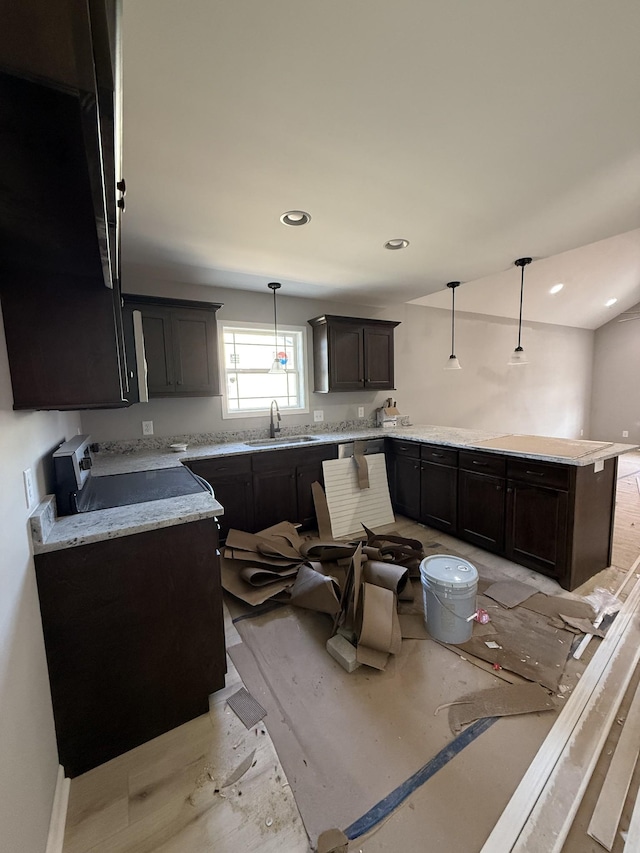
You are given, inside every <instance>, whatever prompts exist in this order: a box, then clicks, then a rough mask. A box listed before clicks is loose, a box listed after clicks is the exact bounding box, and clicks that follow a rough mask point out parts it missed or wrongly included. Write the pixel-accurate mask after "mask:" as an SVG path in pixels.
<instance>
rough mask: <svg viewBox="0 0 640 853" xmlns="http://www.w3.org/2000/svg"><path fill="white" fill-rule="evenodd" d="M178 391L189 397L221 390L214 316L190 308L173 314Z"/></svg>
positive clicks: (215, 392)
mask: <svg viewBox="0 0 640 853" xmlns="http://www.w3.org/2000/svg"><path fill="white" fill-rule="evenodd" d="M171 332H172V338H173V361H174V375H175V389H174V390H175V392H176V393H177V394H183V395H189V396H202V397H207V396H213V395H215V394H219V393H220V388H219V379H218V358H217V346H218V345H217V330H216V320H215V316H214V315H213V314H212V313H211V312H209V311H197V310H195V309H188V310H184V311H173V312H172V315H171Z"/></svg>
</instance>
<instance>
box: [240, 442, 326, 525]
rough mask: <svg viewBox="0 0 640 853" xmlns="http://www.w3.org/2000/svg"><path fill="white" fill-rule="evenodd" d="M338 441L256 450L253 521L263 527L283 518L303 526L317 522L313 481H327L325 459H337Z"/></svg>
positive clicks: (253, 467)
mask: <svg viewBox="0 0 640 853" xmlns="http://www.w3.org/2000/svg"><path fill="white" fill-rule="evenodd" d="M337 455H338V448H337V445H335V444H329V445H321V446H319V447H318V446H316V447H305V448H304V449H303V448H294V449H283V450H272V451H268V452H264V451H263V452H261V453H254V454H253V457H252V461H251V468H252V471H253V513H254V517H253V523H254V529H255V530H262V529H264V528H265V527H270V526H271V525H272V524H277V523H278V522H280V521H291V522H293V523H295V524H301V525H302V526H303V527H311V526H312V525H313V524H315V520H316V512H315V507H314V504H313V496H312V493H311V484H312V483H313V482H315V481H316V480H317V481H318V482H319V483H321V484H322V483H324V477H323V470H322V463H323V461H325V460H327V459H336V458H337Z"/></svg>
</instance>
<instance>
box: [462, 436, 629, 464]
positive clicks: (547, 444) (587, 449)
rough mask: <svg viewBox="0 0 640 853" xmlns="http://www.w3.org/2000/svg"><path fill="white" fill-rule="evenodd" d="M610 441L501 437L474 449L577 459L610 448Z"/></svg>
mask: <svg viewBox="0 0 640 853" xmlns="http://www.w3.org/2000/svg"><path fill="white" fill-rule="evenodd" d="M612 444H613V442H611V441H584V440H581V439H580V440H578V439H569V438H550V437H546V436H541V435H502V436H500V437H499V438H487V439H485V440H484V441H478V442H477V444H475V445H474V447H492V448H494V449H495V450H515V451H518V452H520V453H530V454H532V455H536V454H537V455H540V456H555V457H561V458H565V459H579V458H580V457H581V456H587V454H589V453H595V452H596V451H598V450H605V449H606V448H607V447H611V446H612Z"/></svg>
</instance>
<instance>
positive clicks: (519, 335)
mask: <svg viewBox="0 0 640 853" xmlns="http://www.w3.org/2000/svg"><path fill="white" fill-rule="evenodd" d="M273 295H274V296H275V293H274V294H273ZM523 297H524V264H523V265H522V266H521V267H520V317H519V319H518V349H520V338H521V336H522V299H523Z"/></svg>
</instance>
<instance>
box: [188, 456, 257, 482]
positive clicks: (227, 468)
mask: <svg viewBox="0 0 640 853" xmlns="http://www.w3.org/2000/svg"><path fill="white" fill-rule="evenodd" d="M187 467H188V468H190V469H191V470H192V471H194V472H195V473H196V474H199V475H200V476H201V477H204V478H205V480H209V479H210V478H211V477H215V476H229V475H234V474H248V473H250V471H251V455H250V454H249V453H246V454H245V455H243V456H219V457H218V458H216V459H194V460H193V461H192V462H189V463H187ZM205 472H206V473H205Z"/></svg>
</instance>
